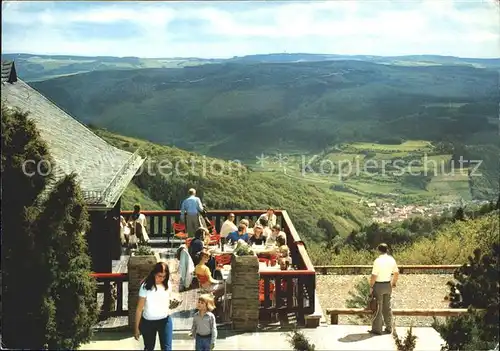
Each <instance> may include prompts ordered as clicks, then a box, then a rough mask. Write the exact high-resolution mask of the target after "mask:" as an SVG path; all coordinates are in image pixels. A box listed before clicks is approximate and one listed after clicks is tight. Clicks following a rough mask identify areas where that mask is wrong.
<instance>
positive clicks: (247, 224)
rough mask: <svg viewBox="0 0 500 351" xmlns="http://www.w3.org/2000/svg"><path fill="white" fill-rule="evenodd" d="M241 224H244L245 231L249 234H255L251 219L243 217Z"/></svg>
mask: <svg viewBox="0 0 500 351" xmlns="http://www.w3.org/2000/svg"><path fill="white" fill-rule="evenodd" d="M239 224H241V225H244V226H245V227H246V229H245V231H246V232H247V233H248V234H253V228H252V227H250V221H249V220H248V219H245V218H243V219H242V220H241V221H240V223H239Z"/></svg>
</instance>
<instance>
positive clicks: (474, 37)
mask: <svg viewBox="0 0 500 351" xmlns="http://www.w3.org/2000/svg"><path fill="white" fill-rule="evenodd" d="M495 1H496V0H462V1H452V0H422V1H419V0H404V1H403V0H385V1H384V0H364V1H357V0H345V1H336V0H329V1H323V2H319V1H303V2H299V1H259V2H257V1H236V2H231V1H220V2H215V1H214V2H212V1H202V2H194V1H183V2H153V1H147V2H146V1H144V2H130V1H127V2H118V1H117V2H112V1H106V2H90V1H78V2H69V1H54V2H50V1H40V2H35V1H2V51H3V52H4V53H34V54H47V55H56V54H57V55H82V56H136V57H144V58H147V57H150V58H159V57H201V58H229V57H233V56H244V55H251V54H266V53H284V52H286V53H324V54H342V55H381V56H395V55H415V54H433V55H450V56H459V57H476V58H493V57H495V58H498V57H500V18H499V16H500V14H499V11H500V10H499V5H498V3H495Z"/></svg>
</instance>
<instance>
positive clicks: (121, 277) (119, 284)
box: [91, 273, 128, 320]
mask: <svg viewBox="0 0 500 351" xmlns="http://www.w3.org/2000/svg"><path fill="white" fill-rule="evenodd" d="M91 276H92V277H94V278H95V279H96V280H97V283H98V289H97V292H98V293H99V292H101V293H103V294H104V301H103V307H102V309H101V313H100V317H99V318H100V319H101V320H102V319H106V318H108V317H116V316H126V315H127V310H125V309H123V302H124V299H123V283H124V282H128V273H92V274H91ZM112 283H114V284H115V286H116V299H113V296H112V295H113V294H112ZM96 299H97V296H96ZM113 300H115V301H113Z"/></svg>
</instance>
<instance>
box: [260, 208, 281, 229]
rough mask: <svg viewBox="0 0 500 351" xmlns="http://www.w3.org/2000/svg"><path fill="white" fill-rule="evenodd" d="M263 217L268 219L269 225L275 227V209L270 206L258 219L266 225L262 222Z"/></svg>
mask: <svg viewBox="0 0 500 351" xmlns="http://www.w3.org/2000/svg"><path fill="white" fill-rule="evenodd" d="M263 219H265V220H266V222H267V223H268V225H269V226H271V227H274V226H275V225H276V222H277V218H276V215H275V214H274V209H273V208H271V207H269V208H268V209H267V211H266V213H264V214H261V215H260V217H259V219H258V220H257V223H260V224H262V225H264V223H263V222H262V220H263Z"/></svg>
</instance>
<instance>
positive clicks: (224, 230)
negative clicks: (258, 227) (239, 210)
mask: <svg viewBox="0 0 500 351" xmlns="http://www.w3.org/2000/svg"><path fill="white" fill-rule="evenodd" d="M234 218H235V216H234V213H230V214H229V216H227V219H226V221H225V222H224V223H223V224H222V227H221V228H220V236H221V238H225V237H227V236H228V234H229V233H231V232H234V231H236V230H238V227H237V226H236V224H234Z"/></svg>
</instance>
